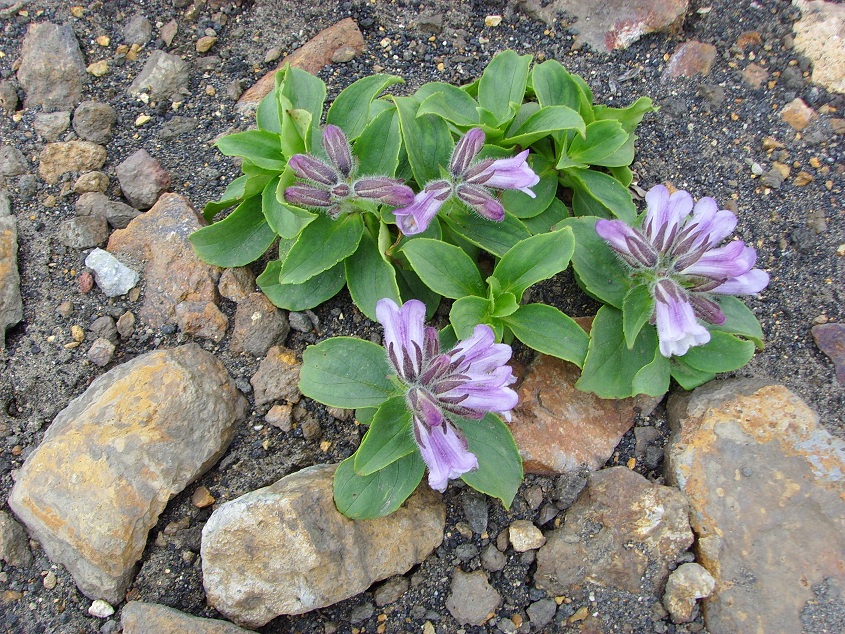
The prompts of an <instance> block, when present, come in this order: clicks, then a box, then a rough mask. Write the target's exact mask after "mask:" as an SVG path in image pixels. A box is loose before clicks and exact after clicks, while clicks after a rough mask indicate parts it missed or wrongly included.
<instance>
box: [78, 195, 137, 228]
mask: <svg viewBox="0 0 845 634" xmlns="http://www.w3.org/2000/svg"><path fill="white" fill-rule="evenodd" d="M140 213H141V212H139V211H138V210H137V209H135V208H134V207H130V206H129V205H127V204H126V203H122V202H120V201H118V200H109V199H108V198H107V197H106V196H105V195H104V194H102V193H101V192H86V193H84V194H82V195H81V196H80V197H79V200H77V201H76V215H77V216H100V217H101V218H105V219H106V221H107V222H108V223H109V225H111V226H112V227H114V228H115V229H125V228H126V227H127V226H128V225H129V223H130V222H132V220H134V219H135V218H137V217H138V216H139V215H140Z"/></svg>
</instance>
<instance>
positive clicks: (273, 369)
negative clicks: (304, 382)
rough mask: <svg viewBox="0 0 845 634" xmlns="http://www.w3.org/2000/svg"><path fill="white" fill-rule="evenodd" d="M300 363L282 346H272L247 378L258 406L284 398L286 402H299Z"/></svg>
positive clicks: (293, 354)
mask: <svg viewBox="0 0 845 634" xmlns="http://www.w3.org/2000/svg"><path fill="white" fill-rule="evenodd" d="M301 365H302V364H301V363H299V361H297V359H296V354H295V353H294V352H293V351H292V350H288V349H287V348H284V347H282V346H273V347H272V348H270V349H269V350H268V351H267V356H266V357H264V359H262V360H261V363H260V364H259V366H258V371H257V372H256V373H255V374H254V375H253V376H252V378H251V379H250V380H249V382H250V385H252V389H253V392H254V395H255V404H256V405H257V406H258V407H261V406H262V405H266V404H267V403H272V402H273V401H278V400H285V401H287V402H288V403H297V402H299V399H300V397H301V396H302V394H301V393H300V391H299V386H298V384H299V368H300V366H301Z"/></svg>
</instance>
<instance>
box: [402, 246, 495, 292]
mask: <svg viewBox="0 0 845 634" xmlns="http://www.w3.org/2000/svg"><path fill="white" fill-rule="evenodd" d="M402 253H404V254H405V257H407V258H408V262H410V264H411V267H412V268H413V269H414V271H415V272H416V274H417V275H419V277H420V279H421V280H422V281H423V282H424V283H425V285H426V286H428V287H429V288H430V289H431V290H433V291H434V292H435V293H438V294H440V295H443V296H444V297H450V298H452V299H458V298H460V297H464V296H466V295H484V291H485V289H484V282H483V281H482V279H481V274H480V273H479V272H478V267H477V266H476V265H475V262H473V261H472V260H471V259H470V257H469V256H468V255H467V254H466V253H464V252H463V251H462V250H461V249H460V248H458V247H456V246H454V245H451V244H447V243H446V242H440V241H439V240H432V239H430V238H416V239H414V240H409V241H408V243H407V244H406V245H405V246H404V247H402Z"/></svg>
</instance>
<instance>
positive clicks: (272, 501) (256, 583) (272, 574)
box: [201, 465, 446, 627]
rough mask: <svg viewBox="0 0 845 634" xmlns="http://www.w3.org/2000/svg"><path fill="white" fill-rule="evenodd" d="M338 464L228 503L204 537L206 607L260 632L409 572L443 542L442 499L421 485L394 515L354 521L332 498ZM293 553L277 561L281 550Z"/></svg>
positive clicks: (310, 470)
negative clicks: (286, 616) (278, 618)
mask: <svg viewBox="0 0 845 634" xmlns="http://www.w3.org/2000/svg"><path fill="white" fill-rule="evenodd" d="M334 471H335V466H334V465H317V466H314V467H309V468H307V469H303V470H302V471H299V472H297V473H294V474H292V475H289V476H286V477H284V478H282V479H281V480H279V481H278V482H276V483H275V484H273V485H271V486H269V487H265V488H263V489H258V490H257V491H253V492H251V493H247V494H246V495H243V496H241V497H240V498H237V499H236V500H232V501H231V502H226V503H225V504H222V505H221V506H220V507H219V508H218V509H217V510H216V511H214V513H213V514H212V515H211V517H210V518H209V520H208V522H207V523H206V525H205V527H204V528H203V531H202V552H201V555H202V571H203V585H204V586H205V591H206V596H207V598H208V602H209V604H210V605H212V606H213V607H214V608H215V609H216V610H218V611H219V612H221V613H222V614H224V615H226V617H227V618H229V619H231V620H233V621H235V622H236V623H239V624H242V625H245V626H248V627H260V626H261V625H263V624H265V623H267V622H268V621H270V620H271V619H273V618H274V617H276V616H278V615H281V614H302V613H304V612H308V611H310V610H315V609H318V608H321V607H325V606H328V605H332V604H334V603H337V602H338V601H342V600H343V599H346V598H348V597H351V596H354V595H355V594H358V593H359V592H363V591H364V590H366V589H367V588H368V587H369V586H370V585H372V584H373V583H374V582H376V581H379V580H381V579H387V578H388V577H392V576H394V575H397V574H403V573H405V572H406V571H407V570H408V569H410V568H411V567H412V566H414V565H415V564H417V563H419V562H420V561H422V560H423V559H425V557H427V556H428V554H429V553H431V552H432V551H433V550H434V548H436V547H437V546H438V545H439V544H440V542H441V541H442V540H443V529H444V526H445V521H446V510H445V506H444V505H443V502H442V501H441V499H440V496H439V495H437V494H436V493H434V492H432V491H431V490H430V489H428V488H427V487H420V488H419V489H418V490H417V491H416V493H414V494H413V495H412V496H411V497H410V498H408V500H407V502H405V504H404V505H402V507H400V508H399V510H397V511H396V512H395V513H393V514H391V515H388V516H387V517H382V518H378V519H374V520H362V521H355V520H350V519H348V518H347V517H344V516H343V515H341V514H340V513H339V512H338V511H337V509H336V507H335V505H334V500H333V497H332V479H333V477H334ZM285 552H288V553H296V556H295V557H279V556H278V554H279V553H285Z"/></svg>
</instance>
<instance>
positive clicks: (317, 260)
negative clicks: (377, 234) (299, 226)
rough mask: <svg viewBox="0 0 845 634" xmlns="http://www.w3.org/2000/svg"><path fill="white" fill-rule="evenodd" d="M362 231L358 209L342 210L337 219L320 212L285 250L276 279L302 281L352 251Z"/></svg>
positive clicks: (284, 281) (332, 264)
mask: <svg viewBox="0 0 845 634" xmlns="http://www.w3.org/2000/svg"><path fill="white" fill-rule="evenodd" d="M363 231H364V221H363V220H361V214H359V213H351V214H343V215H342V216H340V218H338V219H337V220H332V219H331V218H329V217H328V216H326V215H324V214H319V215H318V216H317V218H315V219H314V221H313V222H312V223H311V224H309V225H308V226H307V227H305V228H304V229H303V230H302V233H300V234H299V238H298V239H297V241H296V244H294V245H293V246H292V247H291V250H290V251H289V252H288V255H287V257H286V258H285V261H284V264H282V272H281V276H280V278H279V281H280V282H281V283H282V284H301V283H302V282H304V281H305V280H307V279H310V278H312V277H314V276H315V275H317V274H318V273H322V272H323V271H326V270H328V269H330V268H331V267H333V266H334V265H335V264H337V263H338V262H342V261H343V260H345V259H346V258H348V257H349V256H350V255H352V254H353V253H355V249H357V248H358V243H359V242H360V241H361V234H362V233H363Z"/></svg>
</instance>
